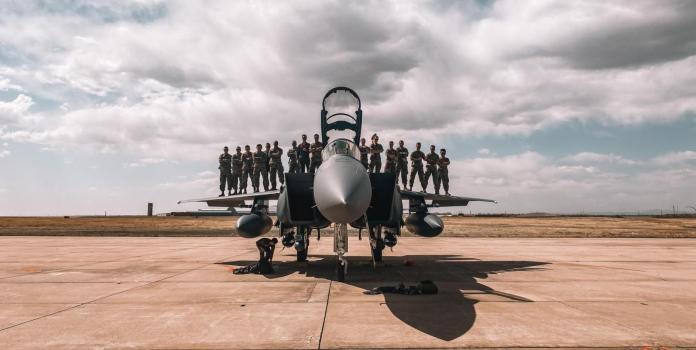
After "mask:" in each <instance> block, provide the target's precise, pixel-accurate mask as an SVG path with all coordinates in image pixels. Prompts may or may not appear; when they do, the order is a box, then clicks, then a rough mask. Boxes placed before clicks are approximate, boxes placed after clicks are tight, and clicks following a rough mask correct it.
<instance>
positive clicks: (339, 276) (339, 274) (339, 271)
mask: <svg viewBox="0 0 696 350" xmlns="http://www.w3.org/2000/svg"><path fill="white" fill-rule="evenodd" d="M345 280H346V269H345V267H344V266H343V263H342V262H341V260H339V261H338V262H337V263H336V281H338V282H344V281H345Z"/></svg>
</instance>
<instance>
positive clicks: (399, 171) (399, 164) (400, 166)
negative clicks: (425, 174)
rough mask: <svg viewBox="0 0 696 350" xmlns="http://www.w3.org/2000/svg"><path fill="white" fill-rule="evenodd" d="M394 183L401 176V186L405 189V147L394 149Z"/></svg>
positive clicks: (406, 159) (406, 172) (406, 152)
mask: <svg viewBox="0 0 696 350" xmlns="http://www.w3.org/2000/svg"><path fill="white" fill-rule="evenodd" d="M396 153H397V157H396V181H397V182H398V181H399V175H401V184H402V185H403V186H404V188H406V176H407V175H408V149H407V148H406V147H397V148H396Z"/></svg>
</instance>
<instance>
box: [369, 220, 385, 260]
mask: <svg viewBox="0 0 696 350" xmlns="http://www.w3.org/2000/svg"><path fill="white" fill-rule="evenodd" d="M384 246H385V245H384V239H382V226H380V225H378V226H375V227H370V250H371V251H372V265H373V267H376V266H377V264H378V263H381V262H382V251H383V250H384Z"/></svg>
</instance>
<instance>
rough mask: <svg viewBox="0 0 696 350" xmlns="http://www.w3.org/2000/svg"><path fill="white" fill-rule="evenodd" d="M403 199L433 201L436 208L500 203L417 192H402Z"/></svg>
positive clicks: (490, 200)
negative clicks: (471, 203) (476, 203)
mask: <svg viewBox="0 0 696 350" xmlns="http://www.w3.org/2000/svg"><path fill="white" fill-rule="evenodd" d="M400 192H401V198H404V199H408V200H432V201H433V202H432V206H434V207H455V206H462V207H463V206H466V205H467V204H469V202H490V203H498V202H496V201H495V200H492V199H485V198H474V197H459V196H446V195H442V194H434V193H426V192H415V191H405V190H401V191H400Z"/></svg>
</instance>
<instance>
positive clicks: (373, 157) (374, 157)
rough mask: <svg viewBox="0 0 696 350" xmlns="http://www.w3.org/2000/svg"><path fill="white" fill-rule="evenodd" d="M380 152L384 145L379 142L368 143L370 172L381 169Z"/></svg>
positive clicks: (377, 171)
mask: <svg viewBox="0 0 696 350" xmlns="http://www.w3.org/2000/svg"><path fill="white" fill-rule="evenodd" d="M382 152H384V147H382V145H380V144H379V143H373V144H371V145H370V172H371V173H379V172H380V171H381V170H382V154H381V153H382Z"/></svg>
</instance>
